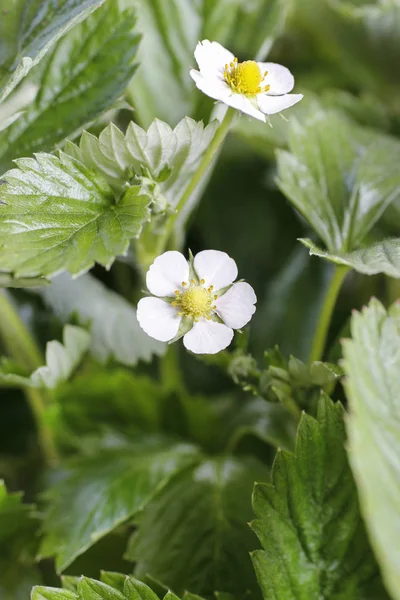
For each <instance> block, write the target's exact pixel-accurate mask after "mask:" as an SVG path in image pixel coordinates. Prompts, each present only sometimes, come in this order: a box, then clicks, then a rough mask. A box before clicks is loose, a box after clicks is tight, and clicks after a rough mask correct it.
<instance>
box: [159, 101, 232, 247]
mask: <svg viewBox="0 0 400 600" xmlns="http://www.w3.org/2000/svg"><path fill="white" fill-rule="evenodd" d="M235 115H236V110H235V109H234V108H230V107H229V108H228V109H227V111H226V113H225V117H224V118H223V120H222V121H221V124H220V126H219V127H218V129H217V131H216V132H215V135H214V137H213V139H212V141H211V144H210V145H209V147H208V149H207V151H206V152H205V154H204V156H203V158H202V160H201V162H200V164H199V166H198V167H197V170H196V171H195V172H194V174H193V177H192V179H191V180H190V182H189V185H188V186H187V188H186V189H185V191H184V192H183V194H182V196H181V198H180V200H179V202H178V204H177V205H176V207H175V212H174V213H173V214H172V215H171V217H170V218H169V220H168V223H167V226H166V229H165V233H164V234H163V236H162V238H161V240H160V242H161V243H160V246H159V248H158V250H159V253H160V252H162V251H163V250H164V249H165V246H166V244H167V243H168V240H169V238H170V237H171V235H172V233H173V230H174V226H175V223H176V219H177V218H178V216H179V214H180V213H181V211H182V210H183V208H184V207H185V205H186V203H187V201H188V200H189V198H190V197H191V195H192V194H193V192H194V191H195V190H196V188H197V186H198V185H199V183H200V182H201V180H202V179H203V177H204V175H205V174H206V172H207V170H208V168H209V166H210V164H211V162H212V161H213V159H214V157H215V155H216V153H217V152H218V150H219V149H220V147H221V145H222V143H223V141H224V140H225V138H226V136H227V134H228V132H229V129H230V126H231V124H232V121H233V119H234V117H235Z"/></svg>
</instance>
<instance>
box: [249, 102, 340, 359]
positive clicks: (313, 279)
mask: <svg viewBox="0 0 400 600" xmlns="http://www.w3.org/2000/svg"><path fill="white" fill-rule="evenodd" d="M299 105H301V103H300V104H299ZM282 122H283V121H282ZM267 129H270V128H269V127H268V128H267ZM332 270H333V269H332V266H331V265H328V264H326V263H324V262H323V261H310V259H309V257H308V254H307V251H306V250H305V249H304V248H302V247H300V246H296V248H295V250H294V252H293V253H292V254H291V255H290V256H289V258H288V260H287V263H286V264H285V265H284V267H283V269H281V270H280V271H279V272H278V274H277V275H276V277H274V279H273V280H272V281H270V283H269V285H268V291H267V294H266V297H265V299H264V301H263V302H258V305H257V312H256V314H255V315H254V317H253V321H252V323H253V324H254V326H253V329H252V339H253V343H256V344H257V349H259V351H260V352H263V351H264V349H265V348H266V347H267V348H271V347H273V346H274V345H275V344H277V345H278V346H279V348H280V350H281V351H282V353H283V354H284V355H286V356H288V355H289V354H294V355H295V356H297V357H298V358H300V359H302V360H307V358H308V356H309V354H310V350H311V344H312V340H313V336H314V333H315V327H316V323H317V321H318V315H319V311H320V310H321V307H322V302H323V299H324V297H325V294H326V291H327V287H328V285H329V283H330V280H331V277H332Z"/></svg>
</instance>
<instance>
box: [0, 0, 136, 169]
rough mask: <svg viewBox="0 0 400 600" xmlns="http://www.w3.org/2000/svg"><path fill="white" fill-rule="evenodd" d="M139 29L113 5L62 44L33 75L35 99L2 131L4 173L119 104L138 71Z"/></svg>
mask: <svg viewBox="0 0 400 600" xmlns="http://www.w3.org/2000/svg"><path fill="white" fill-rule="evenodd" d="M134 25H135V14H134V12H133V10H128V11H121V10H120V9H119V7H118V2H108V3H107V4H106V5H105V6H104V7H102V8H100V9H99V10H97V11H96V12H95V13H94V14H93V15H92V16H90V17H89V18H88V19H86V20H85V21H84V22H83V23H81V24H79V25H78V26H76V27H74V28H73V30H72V31H70V32H69V33H68V34H67V35H66V36H64V37H63V38H62V39H61V40H60V41H59V42H58V43H57V45H56V47H55V48H54V49H53V50H52V52H50V53H49V54H48V56H47V57H46V59H45V60H43V61H42V62H41V64H40V66H38V67H37V69H35V71H32V73H33V75H34V77H35V81H36V80H39V84H40V89H39V93H38V94H37V96H36V99H35V101H34V102H33V103H32V104H30V105H29V107H28V108H27V110H26V111H25V112H24V113H23V114H22V115H21V116H20V117H19V118H18V119H17V120H16V122H15V123H13V124H12V125H11V126H10V127H8V128H7V129H6V130H4V131H3V132H2V133H0V157H1V159H0V173H3V172H4V171H5V170H6V169H8V168H10V162H11V160H12V159H14V158H16V157H19V156H27V155H29V154H31V153H32V152H37V151H39V150H40V151H47V150H51V149H52V148H53V146H54V145H55V144H57V143H59V142H61V141H63V139H64V138H65V137H67V136H69V135H72V134H76V133H77V132H78V131H79V130H80V129H81V128H82V127H83V126H84V125H85V124H86V123H89V122H90V121H91V120H93V119H94V118H95V117H97V116H98V115H99V114H100V113H102V112H103V111H104V110H105V109H107V108H109V107H110V106H111V105H112V104H113V102H115V101H116V100H117V98H118V97H119V96H120V95H121V94H122V93H123V91H124V89H125V87H126V85H127V84H128V82H129V81H130V79H131V77H132V75H133V72H134V70H135V67H134V65H133V60H134V58H135V55H136V50H137V45H138V36H137V35H136V34H135V33H134V32H133V27H134ZM37 70H39V72H38V73H37V72H36V71H37ZM71 102H73V110H71Z"/></svg>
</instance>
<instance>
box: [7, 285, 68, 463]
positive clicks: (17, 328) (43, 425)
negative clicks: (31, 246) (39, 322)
mask: <svg viewBox="0 0 400 600" xmlns="http://www.w3.org/2000/svg"><path fill="white" fill-rule="evenodd" d="M0 336H1V339H2V340H3V342H4V345H5V347H6V349H7V351H8V352H9V353H10V355H11V357H12V358H13V359H14V360H15V361H16V362H18V364H19V365H20V366H21V367H24V368H25V369H27V370H28V371H34V370H35V369H37V368H38V367H40V366H42V365H43V363H44V359H43V356H42V353H41V352H40V349H39V348H38V346H37V345H36V343H35V341H34V339H33V338H32V336H31V334H30V333H29V331H28V330H27V328H26V327H25V325H24V323H23V322H22V320H21V319H20V317H19V315H18V313H17V311H16V310H15V308H14V307H13V305H12V303H11V301H10V300H9V297H8V295H7V293H6V292H4V291H0ZM25 394H26V398H27V400H28V403H29V406H30V408H31V411H32V414H33V417H34V419H35V423H36V427H37V433H38V438H39V443H40V446H41V449H42V453H43V457H44V459H45V461H46V463H48V464H50V465H53V464H55V463H56V462H57V461H58V455H57V450H56V447H55V444H54V440H53V435H52V432H51V429H50V428H49V426H48V424H47V422H46V414H45V413H46V394H45V392H44V391H42V390H36V389H29V388H26V389H25Z"/></svg>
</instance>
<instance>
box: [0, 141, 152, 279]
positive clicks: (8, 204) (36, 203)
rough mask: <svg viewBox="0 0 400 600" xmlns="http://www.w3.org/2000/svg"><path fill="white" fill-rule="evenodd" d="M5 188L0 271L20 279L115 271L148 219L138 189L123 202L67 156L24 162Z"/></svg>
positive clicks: (0, 203) (0, 206)
mask: <svg viewBox="0 0 400 600" xmlns="http://www.w3.org/2000/svg"><path fill="white" fill-rule="evenodd" d="M16 163H17V165H18V168H17V169H12V170H11V171H8V172H7V173H6V174H5V175H4V179H5V180H6V182H7V183H6V184H4V185H2V186H0V230H1V233H2V240H1V246H0V269H1V270H3V271H9V272H12V273H14V274H15V275H17V276H20V275H22V276H49V275H53V274H55V273H57V272H58V271H61V270H63V269H66V270H68V271H70V272H71V273H72V274H75V275H76V274H79V273H82V272H83V271H86V270H88V269H90V267H91V266H93V264H94V263H95V262H98V263H100V264H102V265H104V266H106V267H110V265H111V264H112V262H113V261H114V259H115V257H116V256H117V255H120V254H124V253H125V252H126V251H127V249H128V246H129V242H130V240H131V238H133V237H135V236H137V235H139V233H140V230H141V227H142V225H143V223H144V222H145V221H146V220H148V218H149V209H148V202H149V199H148V198H147V196H145V195H141V190H140V187H139V186H135V187H131V188H129V189H128V190H127V192H126V193H125V194H124V195H123V197H122V198H121V199H120V200H119V202H116V200H115V198H114V196H113V194H112V192H111V189H110V188H109V186H108V184H107V183H106V182H105V181H104V180H103V179H102V177H101V176H100V175H98V174H96V173H95V172H94V171H92V170H90V169H88V168H87V167H85V166H84V165H83V164H81V163H79V162H78V161H76V160H74V159H72V158H71V157H69V156H67V155H66V154H64V153H61V158H60V159H58V158H56V157H55V156H51V155H49V154H44V153H40V154H37V155H36V159H32V158H21V159H19V160H17V161H16Z"/></svg>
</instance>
